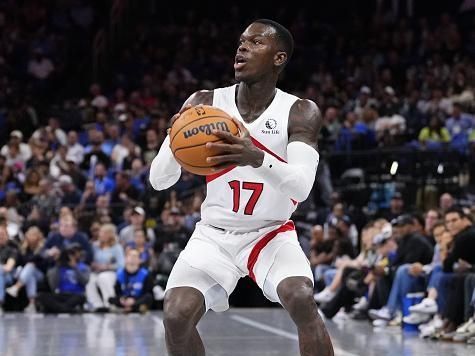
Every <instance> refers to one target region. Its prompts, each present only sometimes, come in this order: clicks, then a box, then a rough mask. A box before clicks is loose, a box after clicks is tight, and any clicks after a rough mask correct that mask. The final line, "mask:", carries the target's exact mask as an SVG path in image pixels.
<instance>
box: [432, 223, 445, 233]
mask: <svg viewBox="0 0 475 356" xmlns="http://www.w3.org/2000/svg"><path fill="white" fill-rule="evenodd" d="M439 227H443V228H444V230H447V227H446V226H445V222H444V221H443V220H438V221H437V222H436V223H435V224H434V226H432V229H431V230H430V233H431V234H432V235H434V231H435V229H437V228H439Z"/></svg>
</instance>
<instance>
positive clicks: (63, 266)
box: [38, 242, 90, 313]
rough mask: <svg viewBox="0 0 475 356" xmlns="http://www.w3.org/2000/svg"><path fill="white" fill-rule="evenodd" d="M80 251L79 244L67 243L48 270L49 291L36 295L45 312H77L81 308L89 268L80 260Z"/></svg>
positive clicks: (84, 299)
mask: <svg viewBox="0 0 475 356" xmlns="http://www.w3.org/2000/svg"><path fill="white" fill-rule="evenodd" d="M81 253H82V249H81V245H80V244H78V243H74V242H73V243H71V244H69V245H68V246H67V247H66V248H65V249H64V250H63V251H62V252H61V253H60V256H59V258H58V261H57V263H56V266H55V267H53V268H51V269H50V270H49V271H48V273H47V279H48V285H49V288H50V290H51V292H45V293H40V294H39V295H38V303H39V305H40V306H41V308H42V310H43V311H44V312H45V313H77V312H80V311H81V310H82V307H83V305H84V303H85V302H86V297H85V295H84V291H85V286H86V284H87V282H88V281H89V274H90V270H89V267H88V266H87V265H86V264H85V263H83V262H81Z"/></svg>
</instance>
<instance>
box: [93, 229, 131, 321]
mask: <svg viewBox="0 0 475 356" xmlns="http://www.w3.org/2000/svg"><path fill="white" fill-rule="evenodd" d="M93 251H94V258H93V261H92V264H91V274H90V277H89V282H88V283H87V285H86V297H87V301H88V302H89V303H90V304H91V306H92V308H93V310H95V311H99V312H101V311H108V309H109V298H111V297H113V296H114V284H115V281H116V273H115V271H116V270H117V269H119V268H122V267H123V266H124V251H123V249H122V246H121V245H120V244H119V243H118V241H117V229H116V227H115V226H114V225H112V224H105V225H102V226H101V227H100V229H99V239H98V241H97V242H96V243H94V245H93Z"/></svg>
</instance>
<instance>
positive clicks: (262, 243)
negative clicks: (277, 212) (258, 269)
mask: <svg viewBox="0 0 475 356" xmlns="http://www.w3.org/2000/svg"><path fill="white" fill-rule="evenodd" d="M292 230H295V225H294V222H293V221H291V220H289V221H287V222H286V223H285V224H284V225H281V226H279V227H278V228H277V229H275V230H272V231H271V232H268V233H267V234H265V235H264V237H263V238H261V239H260V240H259V241H258V242H257V244H256V245H255V246H254V247H253V249H252V251H251V253H250V254H249V259H248V260H247V269H248V271H249V277H251V278H252V280H253V281H254V282H255V281H256V276H255V275H254V265H255V264H256V262H257V259H258V258H259V255H260V253H261V251H262V249H263V248H264V247H266V246H267V244H268V243H269V242H270V241H271V240H272V239H273V238H274V237H276V236H277V234H279V233H281V232H284V231H292Z"/></svg>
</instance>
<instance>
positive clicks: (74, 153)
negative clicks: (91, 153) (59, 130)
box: [66, 131, 84, 165]
mask: <svg viewBox="0 0 475 356" xmlns="http://www.w3.org/2000/svg"><path fill="white" fill-rule="evenodd" d="M66 158H67V159H68V160H72V161H73V162H74V163H75V164H77V165H79V164H81V163H82V161H83V160H84V147H83V146H82V145H81V144H80V143H79V139H78V134H77V132H76V131H69V132H68V143H67V153H66Z"/></svg>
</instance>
